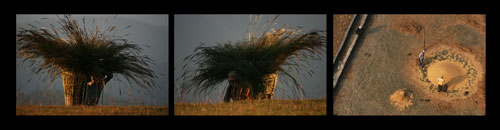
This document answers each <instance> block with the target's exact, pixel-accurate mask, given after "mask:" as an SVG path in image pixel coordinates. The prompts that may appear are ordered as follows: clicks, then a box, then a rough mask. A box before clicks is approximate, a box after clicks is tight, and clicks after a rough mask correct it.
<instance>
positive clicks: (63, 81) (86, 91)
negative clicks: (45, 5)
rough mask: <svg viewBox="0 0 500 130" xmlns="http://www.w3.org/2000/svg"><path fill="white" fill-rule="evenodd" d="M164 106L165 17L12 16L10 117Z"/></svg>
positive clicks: (128, 112)
mask: <svg viewBox="0 0 500 130" xmlns="http://www.w3.org/2000/svg"><path fill="white" fill-rule="evenodd" d="M168 107H169V106H168V15H120V14H118V15H115V14H110V15H62V14H61V15H56V14H53V15H31V14H30V15H27V14H18V15H16V116H40V115H41V116H58V115H64V116H67V115H70V116H71V115H76V116H80V115H90V116H101V115H111V116H113V115H125V116H144V115H146V116H147V115H168Z"/></svg>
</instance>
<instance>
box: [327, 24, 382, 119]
mask: <svg viewBox="0 0 500 130" xmlns="http://www.w3.org/2000/svg"><path fill="white" fill-rule="evenodd" d="M372 21H373V15H368V17H367V18H366V22H365V25H364V28H368V27H370V26H371V25H372V24H373V22H372ZM357 25H359V24H357ZM355 27H357V26H355ZM383 27H384V26H378V27H376V28H374V30H372V29H371V28H369V29H367V30H366V31H363V32H361V35H360V36H359V37H358V40H357V41H356V44H355V45H354V47H353V49H352V51H351V54H350V55H349V58H350V59H352V58H356V56H355V55H354V54H356V53H358V51H359V48H360V47H361V46H363V43H364V40H365V35H367V34H371V33H374V32H377V31H379V30H380V29H381V28H383ZM353 35H356V34H355V33H353ZM351 66H352V62H351V60H347V61H346V63H345V66H344V69H345V70H346V71H342V73H341V74H340V77H339V81H337V85H336V87H335V88H333V103H334V105H335V99H336V97H337V95H338V93H339V90H340V89H341V88H342V87H343V86H342V84H341V82H342V80H341V79H343V78H344V74H345V73H346V72H349V71H351V69H353V68H352V67H351ZM334 70H335V69H334ZM342 83H343V82H342ZM334 109H335V107H334ZM334 111H335V110H334Z"/></svg>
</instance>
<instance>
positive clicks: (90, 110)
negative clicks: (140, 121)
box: [16, 106, 168, 116]
mask: <svg viewBox="0 0 500 130" xmlns="http://www.w3.org/2000/svg"><path fill="white" fill-rule="evenodd" d="M166 115H168V107H166V106H72V107H67V106H16V116H166Z"/></svg>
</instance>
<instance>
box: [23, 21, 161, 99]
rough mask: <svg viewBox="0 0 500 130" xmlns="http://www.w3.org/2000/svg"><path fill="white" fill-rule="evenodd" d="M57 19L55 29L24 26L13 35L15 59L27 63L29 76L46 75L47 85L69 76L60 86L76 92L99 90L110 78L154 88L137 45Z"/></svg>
mask: <svg viewBox="0 0 500 130" xmlns="http://www.w3.org/2000/svg"><path fill="white" fill-rule="evenodd" d="M57 18H58V19H57V20H58V22H57V26H55V25H53V24H50V28H46V27H36V26H33V25H31V24H28V25H30V26H31V28H29V29H24V28H21V29H20V30H18V32H17V34H16V36H17V43H16V50H17V53H16V54H17V55H16V57H18V58H22V59H23V62H29V63H30V65H29V66H30V67H31V68H32V72H33V73H35V74H42V73H43V74H47V77H45V78H44V79H50V82H53V81H54V80H55V79H57V78H58V77H59V76H61V75H62V74H63V73H70V74H64V75H62V76H67V77H65V78H64V77H63V80H64V79H66V80H64V81H63V82H64V84H69V85H76V86H73V87H77V88H82V87H83V88H85V85H86V84H87V83H88V82H92V83H93V84H88V86H86V87H92V86H97V87H103V86H104V85H105V83H106V82H107V81H109V80H110V78H111V77H112V76H113V75H114V74H117V75H119V76H121V77H124V78H125V79H126V80H127V81H128V82H129V83H132V82H134V83H136V84H138V85H139V86H140V87H141V88H145V89H146V90H148V91H149V88H152V87H154V86H156V83H155V81H154V79H155V78H157V77H156V75H155V73H154V72H153V71H152V70H151V69H149V68H148V67H149V66H150V65H151V64H153V62H154V61H153V60H152V59H150V58H149V57H147V56H145V55H140V54H141V52H142V48H141V47H139V46H138V45H137V44H132V43H130V42H129V41H128V40H127V39H123V38H121V36H117V35H115V34H116V32H117V30H118V29H117V27H116V26H109V27H107V28H99V26H96V27H95V29H94V30H91V29H88V28H86V25H85V19H83V20H82V21H83V27H82V26H81V25H79V23H78V22H77V21H76V20H74V19H72V17H71V16H70V15H64V17H62V18H61V17H59V16H58V17H57ZM115 18H116V17H115ZM94 22H95V20H93V23H94ZM129 27H130V26H127V27H126V28H129ZM126 28H125V29H126ZM92 29H93V28H92ZM74 78H77V79H74ZM69 79H71V81H70V80H69ZM66 81H67V82H66ZM70 82H71V83H70ZM64 87H65V92H69V91H67V90H66V88H67V87H68V86H64ZM82 91H85V90H82ZM87 92H89V91H87ZM75 93H76V92H75ZM79 93H81V94H80V95H85V94H82V93H84V92H79ZM66 95H68V93H66ZM87 95H88V93H87ZM94 95H95V94H94ZM73 96H74V95H73ZM80 98H82V99H84V98H85V97H80ZM80 100H81V99H80ZM74 104H79V103H74ZM92 104H95V103H92ZM67 105H68V104H67Z"/></svg>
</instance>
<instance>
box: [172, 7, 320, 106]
mask: <svg viewBox="0 0 500 130" xmlns="http://www.w3.org/2000/svg"><path fill="white" fill-rule="evenodd" d="M254 16H255V15H254ZM274 16H275V15H264V16H263V21H265V20H266V19H272V18H274ZM249 21H250V17H249V15H190V14H188V15H175V16H174V30H175V31H174V42H175V44H174V57H175V58H174V65H175V66H174V68H175V73H174V78H175V79H177V78H178V77H179V76H180V75H181V74H182V70H181V69H182V66H183V65H184V61H183V59H184V57H186V56H188V55H190V54H191V53H193V50H194V48H195V47H196V46H199V45H200V44H201V43H200V42H203V43H205V45H206V46H213V45H216V44H215V43H217V42H219V43H220V42H225V41H239V40H244V39H246V37H247V32H246V30H247V27H248V25H249ZM276 23H277V24H278V25H277V26H276V27H281V25H283V24H288V25H289V26H301V27H303V29H302V30H304V31H310V30H312V29H319V30H324V31H326V15H280V17H279V18H278V20H277V22H276ZM321 59H322V60H321V61H315V60H309V64H310V67H311V68H312V70H313V71H314V72H315V75H313V76H312V77H308V76H303V75H307V74H306V72H305V70H304V72H299V74H302V75H300V77H299V81H300V82H301V84H302V87H303V88H304V90H305V94H306V97H305V99H315V98H326V54H325V53H323V55H322V56H321ZM278 77H279V76H278ZM181 83H182V81H175V85H176V87H178V86H179V85H180V84H181ZM226 87H227V86H226V85H224V86H222V85H221V87H218V90H216V91H213V92H212V93H211V94H210V95H211V96H210V97H209V99H210V100H211V101H212V102H220V101H221V100H222V98H223V97H222V95H223V94H222V92H223V91H224V90H225V88H226ZM290 92H291V90H290V89H288V88H287V87H284V86H283V85H282V84H280V80H278V84H277V86H276V91H275V97H274V98H275V99H290V98H293V95H291V93H290ZM190 96H191V95H190ZM190 96H188V97H184V98H185V99H184V100H183V101H185V102H194V100H195V99H194V98H192V99H189V97H190ZM175 99H176V101H179V100H178V99H179V98H178V97H177V93H176V97H175ZM198 101H199V100H198ZM205 101H207V100H203V101H201V102H205Z"/></svg>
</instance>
